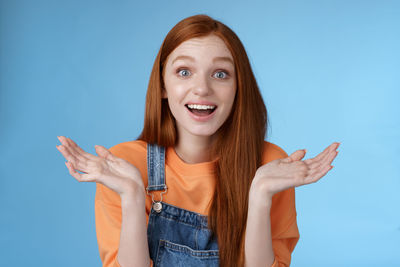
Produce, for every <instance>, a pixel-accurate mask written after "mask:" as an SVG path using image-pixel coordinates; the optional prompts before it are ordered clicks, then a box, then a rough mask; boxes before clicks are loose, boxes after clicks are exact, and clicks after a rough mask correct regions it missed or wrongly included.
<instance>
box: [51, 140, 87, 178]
mask: <svg viewBox="0 0 400 267" xmlns="http://www.w3.org/2000/svg"><path fill="white" fill-rule="evenodd" d="M56 147H57V149H58V150H59V151H60V152H61V154H62V155H63V156H64V157H65V159H66V160H68V161H69V162H71V163H72V164H73V165H74V166H75V167H76V169H77V170H79V171H82V172H87V171H88V170H87V160H86V159H84V160H82V159H79V158H77V157H75V156H74V155H73V154H71V152H70V151H69V149H68V147H65V146H64V145H59V146H56Z"/></svg>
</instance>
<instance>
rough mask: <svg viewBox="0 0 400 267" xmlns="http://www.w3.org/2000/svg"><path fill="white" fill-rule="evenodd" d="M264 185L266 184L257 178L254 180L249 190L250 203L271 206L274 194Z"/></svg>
mask: <svg viewBox="0 0 400 267" xmlns="http://www.w3.org/2000/svg"><path fill="white" fill-rule="evenodd" d="M264 187H265V185H263V184H261V183H259V182H258V181H257V180H256V179H254V180H253V183H252V184H251V187H250V192H249V205H250V204H251V205H256V206H259V207H264V208H270V207H271V205H272V196H273V194H271V193H269V192H268V190H266V189H265V188H264Z"/></svg>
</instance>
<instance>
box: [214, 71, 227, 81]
mask: <svg viewBox="0 0 400 267" xmlns="http://www.w3.org/2000/svg"><path fill="white" fill-rule="evenodd" d="M219 73H222V75H219ZM216 76H217V78H219V79H225V78H226V76H228V74H227V73H226V72H225V71H218V72H216Z"/></svg>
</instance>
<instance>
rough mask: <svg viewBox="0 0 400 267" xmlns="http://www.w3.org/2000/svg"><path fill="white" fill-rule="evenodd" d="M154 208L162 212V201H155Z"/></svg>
mask: <svg viewBox="0 0 400 267" xmlns="http://www.w3.org/2000/svg"><path fill="white" fill-rule="evenodd" d="M153 210H155V211H156V212H158V213H160V212H161V210H162V204H161V202H154V203H153Z"/></svg>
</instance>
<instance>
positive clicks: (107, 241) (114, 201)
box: [95, 145, 152, 267]
mask: <svg viewBox="0 0 400 267" xmlns="http://www.w3.org/2000/svg"><path fill="white" fill-rule="evenodd" d="M109 151H110V152H111V153H112V154H113V155H115V156H117V157H120V158H126V157H124V151H123V149H120V147H119V146H118V145H117V146H114V147H111V148H109ZM95 223H96V235H97V243H98V247H99V254H100V259H101V261H102V263H103V267H121V266H120V264H119V262H118V259H117V255H118V248H119V240H120V233H121V224H122V210H121V198H120V196H119V195H118V193H116V192H114V191H113V190H111V189H109V188H108V187H106V186H104V185H103V184H100V183H96V195H95ZM150 266H152V263H151V264H150Z"/></svg>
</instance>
